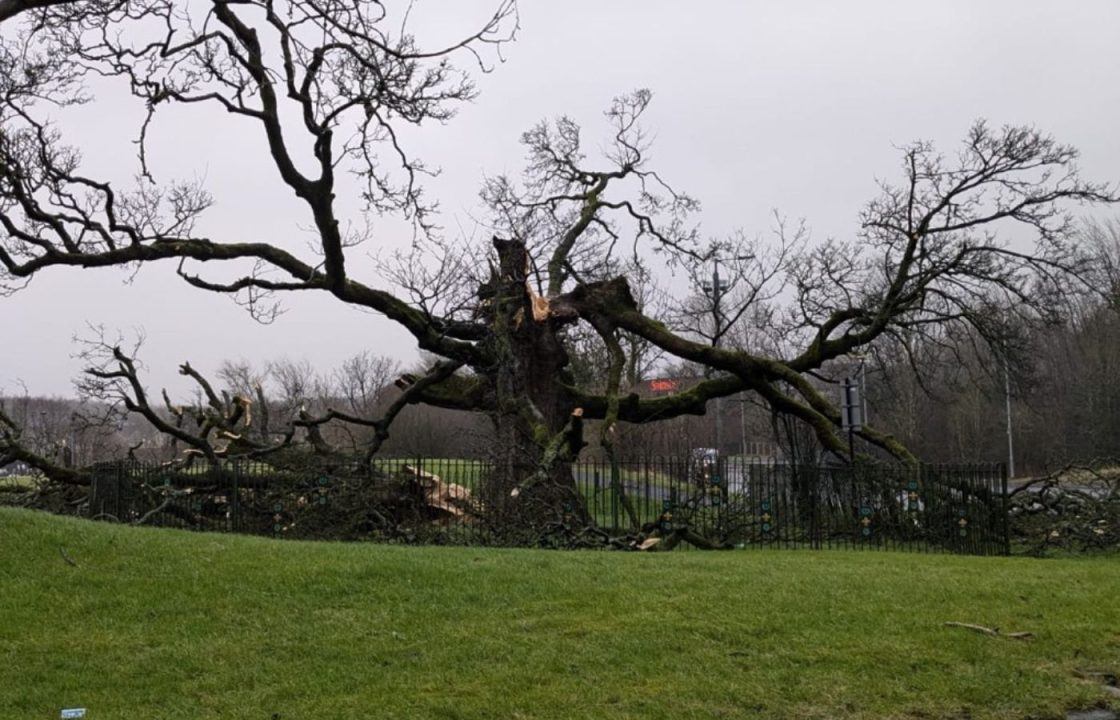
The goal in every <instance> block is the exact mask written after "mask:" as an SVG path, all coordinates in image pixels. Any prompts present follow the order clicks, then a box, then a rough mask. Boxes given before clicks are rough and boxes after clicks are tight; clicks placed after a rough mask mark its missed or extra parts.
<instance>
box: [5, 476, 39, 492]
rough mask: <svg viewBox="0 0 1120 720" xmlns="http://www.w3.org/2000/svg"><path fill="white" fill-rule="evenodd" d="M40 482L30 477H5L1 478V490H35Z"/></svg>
mask: <svg viewBox="0 0 1120 720" xmlns="http://www.w3.org/2000/svg"><path fill="white" fill-rule="evenodd" d="M37 482H38V480H37V479H36V478H34V477H32V476H30V475H5V476H4V477H0V488H9V489H13V490H33V489H34V488H35V485H36V483H37Z"/></svg>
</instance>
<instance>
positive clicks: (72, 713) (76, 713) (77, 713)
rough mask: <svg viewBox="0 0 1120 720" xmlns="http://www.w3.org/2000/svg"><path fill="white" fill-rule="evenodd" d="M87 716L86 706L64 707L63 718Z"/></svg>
mask: <svg viewBox="0 0 1120 720" xmlns="http://www.w3.org/2000/svg"><path fill="white" fill-rule="evenodd" d="M85 716H86V709H85V708H63V710H62V716H61V717H63V718H84V717H85Z"/></svg>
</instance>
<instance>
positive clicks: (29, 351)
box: [0, 0, 1120, 395]
mask: <svg viewBox="0 0 1120 720" xmlns="http://www.w3.org/2000/svg"><path fill="white" fill-rule="evenodd" d="M493 4H494V3H493V2H492V1H491V2H476V1H475V0H470V1H463V0H456V2H454V3H451V2H436V1H435V0H427V2H426V3H422V4H421V12H420V13H419V14H418V16H417V24H416V26H415V28H414V29H415V31H416V33H417V35H418V39H419V40H420V42H421V43H424V42H425V39H426V38H430V39H432V40H433V41H439V40H441V39H448V38H451V37H453V36H455V35H456V34H458V33H460V32H462V31H464V30H467V29H469V28H470V27H471V26H472V25H473V24H477V22H478V21H480V20H482V19H483V18H484V17H485V16H486V15H487V10H488V9H490V8H491V6H492V5H493ZM682 8H689V11H685V10H683V9H682ZM472 21H473V22H472ZM505 54H506V58H507V62H506V63H505V64H503V65H501V66H499V67H498V68H497V69H496V70H495V71H494V72H493V73H492V74H489V75H486V76H485V77H480V78H479V87H480V90H481V96H480V97H479V99H478V100H477V101H476V102H475V103H474V104H472V105H470V106H467V107H464V108H462V110H461V112H460V114H459V116H458V117H457V118H455V119H454V120H453V121H452V122H451V123H450V124H449V125H447V126H445V127H439V126H433V127H430V128H428V129H426V130H425V131H424V132H422V133H420V134H417V135H415V136H411V137H410V140H411V149H412V151H413V152H414V153H415V154H416V155H418V156H420V157H423V158H424V159H426V160H427V161H428V162H429V163H431V164H435V165H439V166H440V167H441V168H442V169H443V174H442V175H441V176H440V177H439V178H438V179H437V180H435V181H433V182H431V183H430V185H429V188H430V190H429V192H430V193H431V195H432V196H433V197H435V198H438V199H439V200H440V202H441V205H442V208H443V217H442V221H443V224H444V226H445V227H447V228H448V231H449V232H457V231H458V229H459V228H460V227H461V228H462V229H463V230H464V231H465V232H467V233H471V232H474V228H473V226H474V221H473V220H472V217H476V216H477V215H478V212H477V210H478V205H477V192H478V188H479V185H480V182H481V180H482V178H483V176H484V174H494V173H500V172H510V173H515V172H517V171H518V170H519V168H520V162H521V158H522V151H521V147H520V146H519V145H518V136H519V134H520V133H521V132H522V131H523V130H525V129H526V128H527V127H529V126H530V125H532V124H533V123H534V122H536V121H537V120H539V119H541V118H544V117H551V116H556V115H559V114H566V115H569V116H571V117H572V118H574V119H576V120H577V121H580V122H581V123H583V124H584V126H585V134H586V137H587V138H588V140H595V139H596V138H599V137H601V136H602V135H601V132H600V131H601V130H602V125H601V112H602V110H603V108H604V107H605V106H606V105H607V104H608V103H609V101H610V99H611V98H612V97H613V96H614V95H617V94H620V93H623V92H627V91H629V90H633V89H635V88H640V87H648V88H650V89H651V90H652V91H653V92H654V103H653V106H652V108H651V111H650V113H649V116H648V121H647V125H648V126H649V127H650V128H651V129H653V130H654V131H655V133H656V145H655V146H654V150H653V157H654V162H655V167H657V168H658V169H659V170H660V171H661V172H662V173H663V174H664V175H665V176H666V177H667V178H668V179H670V180H671V181H672V182H673V183H675V184H676V185H678V186H680V187H681V188H682V189H684V190H687V191H688V192H689V193H691V194H692V195H694V196H696V197H697V198H699V200H700V201H701V203H702V214H701V221H702V227H703V230H704V232H705V234H706V235H712V236H720V235H725V234H727V233H730V232H732V231H734V230H736V229H743V230H745V231H746V232H747V233H749V234H752V235H753V234H757V233H761V232H765V231H766V230H767V228H769V227H770V225H771V214H772V212H773V211H774V210H779V211H781V212H783V213H785V214H786V215H789V216H792V217H803V218H805V219H806V221H807V222H808V224H809V226H810V227H811V228H812V230H813V235H814V237H816V238H824V237H827V236H835V237H845V236H850V235H851V234H852V233H853V232H854V231H855V230H856V229H857V221H856V218H857V213H858V211H859V210H860V207H861V206H862V204H863V203H864V202H866V201H867V200H868V199H870V198H871V197H872V196H873V195H874V192H875V180H876V178H882V179H895V178H897V177H898V167H899V152H898V150H897V147H898V146H899V145H902V144H905V143H908V142H910V141H913V140H917V139H928V140H932V141H934V142H936V143H937V144H938V145H939V146H940V147H942V148H944V149H946V150H953V149H954V145H955V144H956V143H957V142H959V140H960V138H962V137H963V135H964V133H965V131H966V130H967V128H968V126H969V124H970V123H971V122H972V121H973V120H974V119H976V118H978V117H985V118H988V119H989V120H990V121H991V122H992V123H993V124H996V125H1000V124H1005V123H1012V124H1019V123H1030V124H1034V125H1036V126H1037V127H1039V128H1041V129H1043V130H1046V131H1048V132H1051V133H1053V134H1054V135H1055V136H1056V137H1057V138H1058V139H1059V140H1061V141H1063V142H1067V143H1070V144H1073V145H1075V146H1076V147H1078V148H1080V150H1081V151H1082V154H1083V155H1082V161H1081V167H1082V169H1083V171H1084V175H1085V176H1086V177H1087V178H1088V179H1092V180H1105V181H1111V182H1116V181H1120V134H1118V127H1120V123H1118V121H1120V2H1116V0H1099V1H1096V2H1091V1H1088V0H1081V1H1080V2H1077V3H1058V2H1046V3H1044V2H1024V1H1023V0H1015V1H1007V2H993V1H987V2H982V3H981V2H974V1H973V0H959V1H957V2H938V3H929V2H900V1H899V0H883V1H882V2H844V3H839V2H834V1H831V0H820V1H818V2H777V1H774V2H741V1H735V2H732V1H730V0H725V1H718V2H717V1H714V0H710V1H708V2H703V3H679V2H672V3H671V2H666V1H663V0H611V2H604V1H603V0H568V2H564V3H545V2H535V1H533V0H526V1H525V2H523V3H522V7H521V31H520V34H519V39H518V41H517V42H516V43H515V44H514V45H512V46H510V47H509V48H507V51H506V53H505ZM101 97H102V100H101V101H100V102H99V103H97V104H95V105H93V106H90V107H87V108H83V110H82V112H80V113H77V114H70V115H67V116H65V117H63V118H61V120H62V121H63V123H64V126H65V128H66V130H67V131H68V133H69V134H68V138H69V139H70V140H71V141H72V142H74V143H75V144H77V145H79V146H80V147H82V149H83V153H84V155H85V158H86V161H87V163H88V167H89V169H90V170H96V171H97V172H98V173H100V174H102V175H105V176H111V177H114V178H122V179H127V178H129V177H130V176H131V175H132V174H133V172H134V171H135V158H134V150H133V147H132V146H131V145H130V144H129V142H128V141H129V139H130V138H131V137H133V136H134V133H135V127H136V125H135V123H136V120H137V117H138V115H137V112H138V109H137V108H136V107H135V105H133V104H131V103H129V102H127V99H126V98H125V97H124V96H123V95H119V94H114V92H113V91H111V90H106V91H104V92H102V93H101ZM253 130H254V128H252V127H250V126H249V125H248V124H247V123H246V121H243V120H242V121H237V120H234V119H231V118H230V117H229V116H226V115H223V114H217V113H214V112H212V111H206V110H202V109H199V110H193V109H192V110H190V111H188V112H187V113H182V114H179V115H178V116H177V117H173V116H172V115H171V114H170V113H168V114H167V115H166V116H165V117H164V118H162V119H160V120H159V122H158V123H157V125H156V126H155V128H154V129H153V149H154V153H153V160H154V162H155V171H156V175H157V179H163V178H170V177H175V176H180V177H191V176H198V177H203V178H205V179H206V184H207V186H208V187H209V189H210V190H211V192H212V193H213V194H214V196H215V198H216V201H217V204H216V206H215V207H214V208H213V209H212V210H210V211H208V213H207V216H206V219H205V223H204V228H203V229H204V230H205V232H206V233H207V234H208V235H209V236H210V237H212V238H214V239H215V240H229V241H254V240H257V241H260V240H263V241H269V240H272V239H274V238H278V237H284V238H287V239H288V240H291V239H292V238H298V237H299V234H300V232H301V230H300V228H301V227H304V226H305V225H306V224H307V223H306V221H305V219H304V214H305V213H304V210H303V208H302V207H301V206H299V205H297V204H295V203H294V202H293V200H294V199H293V198H292V197H291V195H290V191H287V190H286V189H285V188H284V187H283V186H282V185H280V183H279V182H278V181H277V180H276V178H275V170H274V168H273V167H272V166H271V164H270V162H269V160H268V158H267V156H266V154H265V153H264V147H263V144H262V142H261V140H260V138H259V137H258V133H256V132H254V131H253ZM592 147H594V145H593V144H592ZM348 206H354V207H356V203H351V204H350V205H348ZM355 219H356V218H355ZM376 239H377V242H378V243H379V244H381V245H382V246H384V247H393V246H399V245H400V244H402V243H407V242H408V236H407V234H406V233H404V232H402V231H401V229H400V228H399V227H398V226H395V225H393V224H382V225H379V226H377V238H376ZM373 249H374V248H366V249H364V250H373ZM353 267H356V268H358V270H359V271H360V269H361V263H360V262H358V263H356V264H355V265H354V266H353ZM173 270H174V267H173V266H172V265H166V266H162V267H161V266H154V265H153V266H147V267H145V268H143V269H142V270H141V271H140V273H139V274H138V275H136V277H135V278H134V279H132V281H131V282H130V283H126V282H125V281H126V280H127V276H126V275H125V274H123V273H122V272H120V271H115V270H99V271H77V270H63V269H52V270H50V271H48V272H46V273H44V274H42V275H41V276H40V277H37V278H36V279H35V280H34V281H33V282H32V283H31V286H30V287H29V288H27V289H26V290H24V291H23V292H21V293H19V294H17V295H16V296H14V297H10V298H2V299H0V348H2V352H0V392H3V391H8V392H12V391H15V390H17V387H18V385H17V383H18V381H22V382H23V383H25V384H26V386H27V388H28V389H29V390H30V391H31V392H32V393H34V394H60V395H68V394H71V393H72V389H71V380H72V378H73V377H74V376H75V375H76V374H77V373H78V371H79V370H80V367H81V366H80V363H79V361H78V360H76V359H74V358H72V354H73V352H74V346H73V344H72V342H71V338H72V337H73V336H74V335H76V334H78V335H80V334H84V333H86V325H87V323H88V324H95V325H96V324H103V325H105V326H106V327H108V328H110V329H120V330H123V331H125V332H132V331H133V330H134V329H137V328H142V329H143V331H144V333H145V334H146V336H147V341H146V344H145V350H144V355H143V357H144V361H145V364H146V366H147V368H148V370H149V376H148V377H149V378H150V384H151V385H152V386H153V387H159V386H163V385H167V386H169V387H171V388H173V389H174V388H181V387H183V386H182V384H181V383H180V381H179V379H178V377H177V376H176V372H175V370H176V367H177V365H178V363H180V362H182V361H184V360H190V361H191V363H192V364H193V365H195V366H196V367H198V368H200V369H202V370H204V371H209V370H213V369H214V368H215V367H216V366H217V365H218V364H219V363H220V362H221V361H222V360H223V359H226V358H230V359H239V358H246V359H250V360H253V361H257V362H261V363H263V362H264V361H267V360H269V359H274V358H277V357H281V356H289V357H293V358H308V359H310V360H311V361H313V362H314V363H315V364H316V365H318V366H320V367H323V368H324V369H327V368H330V367H333V366H335V365H337V364H338V363H339V362H340V361H341V360H342V359H344V358H346V357H347V356H350V355H353V354H354V353H356V352H359V351H361V350H365V349H371V350H373V351H375V352H377V353H382V354H388V355H392V356H394V357H397V358H399V359H400V360H402V361H404V362H406V363H410V362H414V361H415V360H416V358H417V355H416V351H415V345H414V343H413V342H412V341H411V339H410V337H409V336H407V335H406V334H405V333H404V332H403V331H401V330H400V329H398V328H396V327H395V326H394V325H393V324H392V323H390V322H388V321H386V320H384V319H381V318H379V317H377V316H375V315H371V314H369V313H364V312H359V311H357V310H354V309H352V308H347V307H344V306H342V305H341V304H339V303H338V302H337V301H335V302H332V301H331V300H330V299H329V298H328V297H326V296H312V295H301V296H300V297H298V298H292V300H291V301H289V302H287V303H286V308H287V313H286V314H285V315H283V316H282V317H281V318H280V319H279V320H278V321H277V322H276V323H275V324H273V325H271V326H260V325H258V324H256V323H254V322H253V321H252V320H251V319H250V318H249V317H248V315H247V314H246V313H245V312H244V311H243V310H242V309H240V308H238V307H237V306H236V305H234V304H233V303H232V302H231V301H230V299H229V298H227V297H223V296H217V295H210V294H207V293H205V292H202V291H199V290H195V289H193V288H190V287H188V286H185V285H184V284H183V283H182V282H181V281H178V280H177V279H176V278H175V276H174V272H173ZM362 279H369V280H371V281H372V280H373V278H370V277H369V276H366V277H364V278H362Z"/></svg>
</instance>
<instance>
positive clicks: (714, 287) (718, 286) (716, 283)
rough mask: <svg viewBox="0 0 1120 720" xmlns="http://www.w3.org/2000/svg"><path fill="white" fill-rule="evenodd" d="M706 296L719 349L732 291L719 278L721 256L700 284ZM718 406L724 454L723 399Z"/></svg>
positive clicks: (718, 444) (706, 373)
mask: <svg viewBox="0 0 1120 720" xmlns="http://www.w3.org/2000/svg"><path fill="white" fill-rule="evenodd" d="M700 287H701V289H702V290H703V291H704V295H705V296H707V297H710V298H711V299H712V321H713V325H714V329H713V331H712V347H719V340H720V336H721V335H722V334H723V329H724V328H723V312H722V307H721V302H722V300H723V296H724V295H725V294H726V293H727V291H728V290H730V289H731V284H730V283H728V282H726V281H725V280H723V279H721V278H720V276H719V256H718V255H717V256H714V257H713V258H712V279H711V281H708V280H705V281H703V282H701V283H700ZM704 376H705V377H709V378H710V377H711V376H712V369H711V367H707V368H705V370H704ZM715 405H716V451H717V452H722V449H723V399H722V398H719V397H717V398H716V400H715Z"/></svg>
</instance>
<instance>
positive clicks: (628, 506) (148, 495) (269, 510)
mask: <svg viewBox="0 0 1120 720" xmlns="http://www.w3.org/2000/svg"><path fill="white" fill-rule="evenodd" d="M500 470H501V468H499V467H497V466H496V465H495V464H493V463H490V462H487V461H484V460H472V459H460V458H380V459H378V460H377V461H376V462H375V463H374V464H373V465H372V466H369V467H362V468H339V467H335V468H331V469H323V468H318V469H307V470H304V471H300V472H292V471H290V470H280V469H277V468H275V467H272V466H270V465H268V464H265V463H257V462H254V463H249V462H230V463H227V464H226V465H224V466H223V467H221V468H210V467H199V468H196V469H193V470H186V471H184V470H172V469H168V468H165V467H161V466H150V465H138V464H134V463H121V464H108V465H102V466H100V467H99V468H98V470H97V472H96V473H95V476H94V480H93V485H92V488H91V493H90V502H89V515H90V516H91V517H95V518H109V519H116V520H119V521H122V522H134V523H143V524H152V525H163V526H175V527H184V528H191V529H199V530H215V531H227V532H244V533H253V534H265V535H273V536H277V537H296V538H331V539H375V540H385V541H394V542H411V543H445V544H464V545H552V546H566V547H580V546H615V547H627V546H629V547H635V546H639V545H641V544H642V543H643V542H646V541H648V540H650V539H651V538H661V539H665V538H669V537H675V538H677V539H678V540H679V542H678V543H673V544H675V545H677V546H679V547H690V546H693V547H694V546H707V547H728V548H730V547H736V548H798V547H806V548H851V549H892V550H893V549H898V550H912V551H924V552H955V553H964V554H976V555H998V554H1006V553H1008V552H1009V535H1008V500H1007V476H1006V472H1005V471H1004V468H1003V466H1002V465H919V466H904V465H894V464H856V465H852V466H835V467H833V466H817V465H790V464H781V463H772V462H759V461H744V460H740V459H737V458H722V459H719V460H718V461H717V460H711V459H706V458H691V457H689V458H665V457H658V458H642V459H628V460H626V461H624V462H608V461H606V460H602V461H595V460H587V461H580V462H577V463H575V464H573V465H572V466H571V473H570V482H569V479H568V478H567V475H566V474H565V475H564V477H563V478H561V481H560V482H559V485H561V486H563V487H561V488H560V490H561V492H559V493H556V492H553V493H552V494H551V495H549V496H548V497H549V498H550V500H549V502H550V505H549V507H548V512H547V513H546V514H545V515H544V516H542V515H541V514H539V513H538V514H536V515H534V516H532V518H529V517H528V516H526V515H525V514H523V512H522V510H523V508H524V506H525V503H526V502H527V498H528V497H529V492H528V490H529V488H528V487H526V488H525V490H526V492H525V493H524V494H522V493H521V490H522V489H523V488H521V487H517V486H515V487H512V488H511V487H510V485H509V475H508V474H505V475H503V474H502V473H501V472H500ZM506 470H507V471H508V468H506ZM522 475H523V476H529V475H531V473H530V472H526V473H522ZM499 478H502V479H499ZM553 480H554V482H555V478H553ZM530 482H531V481H530ZM647 547H648V544H647Z"/></svg>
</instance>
